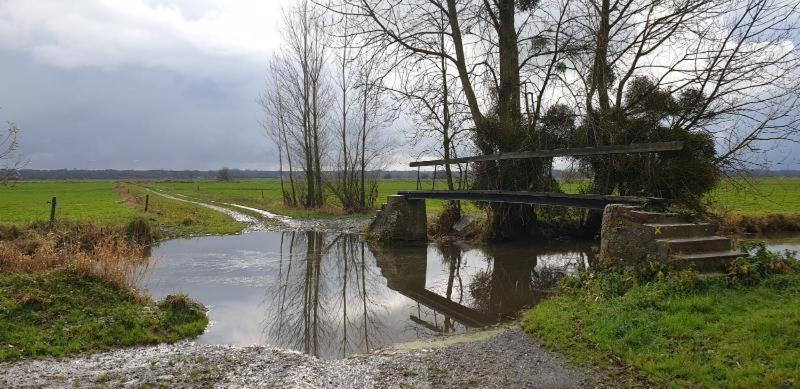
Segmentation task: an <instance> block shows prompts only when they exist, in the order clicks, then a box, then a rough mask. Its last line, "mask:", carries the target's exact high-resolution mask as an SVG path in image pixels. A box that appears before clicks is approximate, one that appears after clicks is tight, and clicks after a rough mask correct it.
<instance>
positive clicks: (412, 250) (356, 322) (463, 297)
mask: <svg viewBox="0 0 800 389" xmlns="http://www.w3.org/2000/svg"><path fill="white" fill-rule="evenodd" d="M537 247H539V248H537ZM278 251H279V258H278V259H279V261H278V268H277V272H276V274H274V277H275V278H276V282H273V283H271V284H272V285H274V287H270V288H267V295H265V296H264V306H265V308H266V310H267V312H266V313H267V314H266V315H265V316H264V323H263V326H262V327H263V328H264V333H263V338H264V340H265V343H268V344H272V345H276V346H280V347H287V348H292V349H297V350H300V351H303V352H305V353H309V354H313V355H317V356H320V357H324V358H336V357H343V356H346V355H349V354H352V353H359V352H369V351H372V350H374V349H375V348H379V347H383V346H386V345H388V344H391V343H395V342H405V341H411V340H415V339H420V338H426V337H431V336H435V335H438V334H443V333H452V332H459V331H464V330H466V329H469V328H478V327H483V326H487V325H490V324H493V323H497V322H500V321H502V320H506V319H510V318H512V317H514V315H515V314H516V313H517V312H519V310H520V309H522V308H525V307H529V306H532V305H534V304H536V303H537V302H538V301H540V300H541V299H543V298H546V297H547V296H548V294H549V292H548V289H549V288H550V287H551V286H552V285H553V284H554V283H555V281H556V280H557V279H558V278H560V276H561V275H563V274H564V273H565V272H568V271H573V270H574V269H575V268H576V267H580V266H585V265H586V264H587V263H588V260H589V254H588V253H589V247H588V246H587V245H585V244H574V243H573V244H561V245H559V244H550V245H542V246H531V245H502V246H487V247H474V246H469V245H436V244H420V245H413V246H402V247H381V246H374V245H370V244H368V243H365V242H364V241H363V239H362V238H361V237H360V236H358V235H335V234H326V233H322V232H311V231H294V232H285V233H283V234H282V236H281V243H280V247H279V250H278Z"/></svg>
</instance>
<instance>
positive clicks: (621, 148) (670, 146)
mask: <svg viewBox="0 0 800 389" xmlns="http://www.w3.org/2000/svg"><path fill="white" fill-rule="evenodd" d="M683 146H684V143H683V142H682V141H674V142H656V143H633V144H630V145H613V146H599V147H577V148H563V149H553V150H536V151H523V152H514V153H499V154H491V155H478V156H472V157H461V158H453V159H433V160H428V161H416V162H411V163H410V164H409V166H410V167H419V166H438V165H452V164H456V163H465V162H482V161H498V160H504V159H528V158H552V157H570V156H585V155H607V154H630V153H655V152H660V151H680V150H683Z"/></svg>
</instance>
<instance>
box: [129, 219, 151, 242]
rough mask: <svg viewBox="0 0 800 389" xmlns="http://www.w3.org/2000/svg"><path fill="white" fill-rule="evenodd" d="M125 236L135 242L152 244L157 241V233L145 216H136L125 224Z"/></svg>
mask: <svg viewBox="0 0 800 389" xmlns="http://www.w3.org/2000/svg"><path fill="white" fill-rule="evenodd" d="M125 236H126V237H127V238H128V239H129V240H130V241H131V242H134V243H137V244H140V245H151V244H153V242H154V241H155V233H154V232H153V228H152V227H151V226H150V223H148V222H147V220H144V219H143V218H136V219H134V220H132V221H131V222H130V223H128V225H127V226H125Z"/></svg>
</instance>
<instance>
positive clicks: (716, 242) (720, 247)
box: [656, 236, 732, 255]
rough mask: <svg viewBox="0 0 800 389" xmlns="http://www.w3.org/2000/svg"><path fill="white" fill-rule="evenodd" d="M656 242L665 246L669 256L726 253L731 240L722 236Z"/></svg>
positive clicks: (658, 240)
mask: <svg viewBox="0 0 800 389" xmlns="http://www.w3.org/2000/svg"><path fill="white" fill-rule="evenodd" d="M656 242H657V243H658V244H660V245H665V246H666V247H667V249H668V252H669V254H670V255H675V254H680V253H683V254H694V253H707V252H714V251H728V250H730V249H731V246H732V244H731V240H730V239H729V238H726V237H724V236H706V237H701V238H673V239H657V240H656Z"/></svg>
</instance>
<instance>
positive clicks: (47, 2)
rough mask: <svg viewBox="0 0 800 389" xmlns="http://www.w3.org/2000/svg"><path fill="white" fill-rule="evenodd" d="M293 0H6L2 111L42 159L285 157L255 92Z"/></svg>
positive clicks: (0, 5)
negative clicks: (266, 126)
mask: <svg viewBox="0 0 800 389" xmlns="http://www.w3.org/2000/svg"><path fill="white" fill-rule="evenodd" d="M291 1H292V0H280V1H276V0H270V1H252V0H80V1H79V0H74V1H64V0H35V1H33V0H2V1H0V58H2V61H0V123H2V122H7V121H8V122H15V123H16V124H17V126H18V127H19V128H21V129H22V132H21V136H20V143H21V151H22V152H23V153H24V157H25V159H26V160H28V161H29V163H28V165H27V167H28V168H32V169H60V168H74V169H176V170H180V169H202V170H212V169H218V168H220V167H223V166H227V167H232V168H241V169H276V168H277V156H276V152H275V151H274V149H273V147H272V146H271V145H270V142H269V141H268V140H267V138H266V136H265V135H264V132H263V130H262V128H261V126H260V124H259V121H260V119H261V118H262V116H263V114H262V112H261V108H260V107H259V105H258V104H257V103H256V100H257V98H258V96H259V95H260V94H261V93H262V90H263V88H264V85H265V75H266V60H267V58H268V56H269V55H270V53H271V52H272V51H273V50H275V49H277V47H278V46H279V43H280V37H279V33H278V31H277V27H276V26H277V24H278V22H279V20H280V17H281V6H282V5H286V4H287V3H291ZM401 125H402V124H401ZM399 127H400V126H398V128H395V129H394V130H392V131H394V132H393V133H394V134H395V135H396V136H397V137H398V140H400V142H401V143H402V136H403V134H402V132H401V130H400V129H399ZM411 154H412V152H411V151H410V150H405V149H404V148H399V149H398V150H397V156H398V158H395V160H398V161H399V160H400V159H402V156H406V158H409V157H410V155H411ZM769 157H770V160H771V161H773V164H772V167H773V168H783V169H786V168H791V169H800V146H798V145H789V144H784V145H780V148H779V149H778V150H777V151H774V152H773V153H771V154H770V155H769ZM402 166H404V164H403V163H402V162H396V163H395V164H393V165H392V166H391V167H392V168H402Z"/></svg>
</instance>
